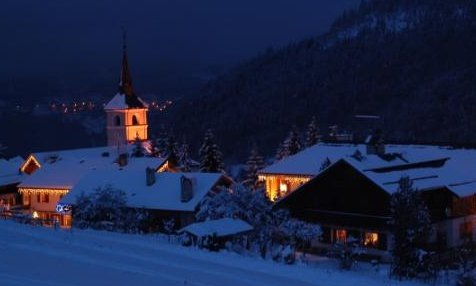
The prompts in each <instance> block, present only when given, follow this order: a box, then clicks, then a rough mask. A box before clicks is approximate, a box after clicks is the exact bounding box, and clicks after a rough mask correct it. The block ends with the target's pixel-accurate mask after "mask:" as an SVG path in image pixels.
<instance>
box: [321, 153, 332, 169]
mask: <svg viewBox="0 0 476 286" xmlns="http://www.w3.org/2000/svg"><path fill="white" fill-rule="evenodd" d="M331 164H332V162H331V160H330V159H329V157H326V159H325V160H324V161H322V163H321V167H320V168H319V172H321V171H324V170H325V169H327V167H329V166H330V165H331Z"/></svg>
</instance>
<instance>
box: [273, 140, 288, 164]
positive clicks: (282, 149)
mask: <svg viewBox="0 0 476 286" xmlns="http://www.w3.org/2000/svg"><path fill="white" fill-rule="evenodd" d="M286 146H287V143H286V141H284V142H282V143H281V144H279V146H278V149H277V150H276V156H275V158H276V161H280V160H282V159H284V158H286V157H288V156H289V154H288V150H287V148H286Z"/></svg>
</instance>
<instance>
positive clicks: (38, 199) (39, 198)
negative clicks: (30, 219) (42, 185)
mask: <svg viewBox="0 0 476 286" xmlns="http://www.w3.org/2000/svg"><path fill="white" fill-rule="evenodd" d="M36 202H37V203H39V202H41V194H40V193H38V194H36Z"/></svg>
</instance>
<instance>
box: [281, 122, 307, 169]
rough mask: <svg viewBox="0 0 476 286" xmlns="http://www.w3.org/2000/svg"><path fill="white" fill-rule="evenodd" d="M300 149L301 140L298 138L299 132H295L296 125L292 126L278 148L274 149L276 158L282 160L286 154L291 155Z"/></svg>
mask: <svg viewBox="0 0 476 286" xmlns="http://www.w3.org/2000/svg"><path fill="white" fill-rule="evenodd" d="M301 149H302V144H301V141H300V140H299V134H298V132H297V128H296V126H293V129H292V130H291V132H289V135H288V137H287V138H286V140H284V141H283V143H281V145H279V147H278V150H277V151H276V160H278V161H279V160H282V159H284V158H286V157H288V156H292V155H294V154H296V153H298V152H299V151H301Z"/></svg>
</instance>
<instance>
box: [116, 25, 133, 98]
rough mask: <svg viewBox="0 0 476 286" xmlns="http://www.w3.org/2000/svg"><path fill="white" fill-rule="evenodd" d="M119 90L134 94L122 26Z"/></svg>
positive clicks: (124, 33) (124, 32)
mask: <svg viewBox="0 0 476 286" xmlns="http://www.w3.org/2000/svg"><path fill="white" fill-rule="evenodd" d="M119 92H120V93H122V94H125V95H128V96H133V95H134V90H133V89H132V77H131V73H130V71H129V64H128V62H127V46H126V30H125V29H124V27H123V28H122V68H121V81H120V82H119Z"/></svg>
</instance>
